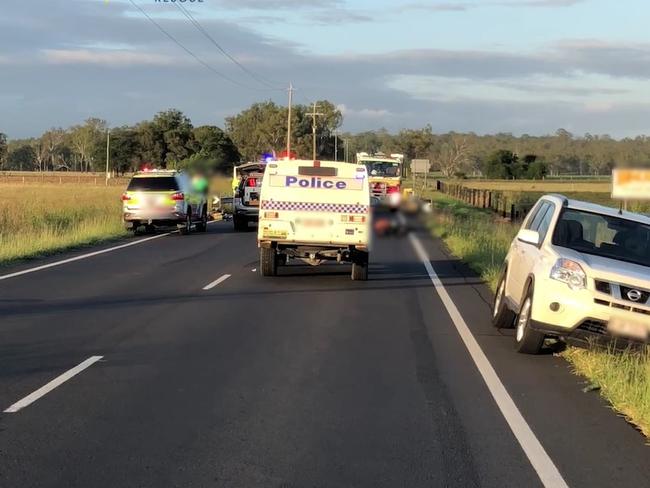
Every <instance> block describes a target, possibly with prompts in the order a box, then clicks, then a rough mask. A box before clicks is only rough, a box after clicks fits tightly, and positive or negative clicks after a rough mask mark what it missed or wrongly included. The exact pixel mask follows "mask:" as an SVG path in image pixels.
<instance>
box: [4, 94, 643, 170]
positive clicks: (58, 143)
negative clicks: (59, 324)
mask: <svg viewBox="0 0 650 488" xmlns="http://www.w3.org/2000/svg"><path fill="white" fill-rule="evenodd" d="M313 109H314V107H313V106H308V105H296V106H294V107H293V110H292V116H291V125H292V151H293V152H295V153H296V154H297V155H298V156H299V157H302V158H306V159H309V158H311V153H312V140H313V139H312V137H313V134H312V129H313V124H314V123H315V124H316V146H317V148H316V151H317V154H318V157H319V158H321V159H334V158H335V157H336V158H337V159H339V160H343V159H344V158H345V157H346V155H347V156H348V159H349V160H350V162H354V154H356V153H357V152H362V151H365V152H374V153H377V152H383V153H386V154H391V153H396V152H397V153H402V154H404V155H405V156H406V159H407V160H410V159H414V158H420V159H429V160H430V161H431V162H432V169H433V170H438V171H441V172H442V173H443V174H444V175H445V176H448V177H454V176H455V177H463V176H466V175H481V176H485V177H489V178H507V179H517V178H531V179H535V178H542V177H544V176H546V175H548V174H582V175H606V174H609V173H610V171H611V169H612V168H613V167H614V166H616V165H638V164H645V163H647V162H649V161H650V137H646V136H638V137H635V138H624V139H621V140H616V139H614V138H612V137H610V136H608V135H591V134H585V135H584V136H574V135H573V134H571V133H570V132H568V131H566V130H564V129H559V130H557V131H556V132H555V133H554V134H551V135H544V136H531V135H522V136H518V137H517V136H514V135H512V134H509V133H499V134H493V135H477V134H474V133H457V132H450V133H447V134H435V133H434V132H433V130H432V128H431V126H426V127H424V128H422V129H404V130H401V131H399V132H397V133H390V132H389V131H387V130H385V129H379V130H374V131H367V132H361V133H343V134H341V135H337V129H338V128H339V127H340V126H341V124H342V122H343V115H342V114H341V112H340V110H338V109H337V108H336V106H335V105H334V104H332V103H331V102H329V101H321V102H319V103H318V104H317V105H316V112H317V113H318V114H319V115H318V116H316V117H315V118H314V116H313V115H312V111H313ZM287 125H288V111H287V107H283V106H280V105H277V104H275V103H274V102H272V101H268V102H261V103H255V104H253V105H252V106H250V107H249V108H247V109H245V110H243V111H242V112H240V113H239V114H237V115H234V116H232V117H228V118H227V119H226V121H225V127H224V128H223V129H222V128H220V127H217V126H216V125H202V126H198V127H195V126H193V124H192V122H191V120H190V119H189V118H188V117H187V116H185V115H184V114H183V113H182V112H181V111H179V110H176V109H170V110H166V111H163V112H160V113H158V114H156V115H155V116H154V117H153V119H152V120H145V121H142V122H140V123H138V124H135V125H132V126H121V127H113V128H110V161H111V165H110V169H111V170H112V171H114V172H117V173H125V172H129V171H134V170H137V169H138V168H140V167H141V166H142V165H143V164H145V163H147V164H150V165H153V166H155V167H160V168H187V167H193V168H200V169H203V170H211V171H217V172H223V173H227V172H229V171H230V169H231V168H232V166H233V165H234V164H236V163H238V162H242V161H254V160H257V159H259V158H260V156H261V155H262V154H263V153H279V152H281V151H283V150H284V149H285V146H286V134H287ZM108 131H109V126H108V124H107V123H106V121H104V120H101V119H98V118H90V119H88V120H86V121H85V122H84V123H83V124H80V125H75V126H73V127H69V128H67V129H62V128H52V129H50V130H48V131H46V132H45V133H44V134H42V135H41V136H40V137H34V138H29V139H15V140H9V141H8V140H7V137H6V136H5V135H4V134H2V133H1V132H0V169H1V170H23V171H57V170H69V171H103V170H104V168H105V165H106V142H107V137H108ZM337 142H338V143H339V144H338V145H337ZM335 151H337V153H336V154H335Z"/></svg>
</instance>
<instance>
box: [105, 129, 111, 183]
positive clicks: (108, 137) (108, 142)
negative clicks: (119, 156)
mask: <svg viewBox="0 0 650 488" xmlns="http://www.w3.org/2000/svg"><path fill="white" fill-rule="evenodd" d="M110 161H111V130H110V129H107V130H106V186H108V179H109V178H110V175H109V173H108V165H109V164H110Z"/></svg>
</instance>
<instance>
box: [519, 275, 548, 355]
mask: <svg viewBox="0 0 650 488" xmlns="http://www.w3.org/2000/svg"><path fill="white" fill-rule="evenodd" d="M532 311H533V288H532V286H531V287H530V288H529V289H528V293H526V298H525V299H524V301H523V303H522V304H521V310H520V311H519V315H517V322H516V325H515V349H516V350H517V352H520V353H522V354H539V352H540V351H541V350H542V346H543V345H544V334H542V333H541V332H538V331H536V330H533V329H531V327H530V321H531V318H530V316H531V313H532Z"/></svg>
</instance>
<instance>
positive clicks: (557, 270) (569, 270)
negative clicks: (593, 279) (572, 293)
mask: <svg viewBox="0 0 650 488" xmlns="http://www.w3.org/2000/svg"><path fill="white" fill-rule="evenodd" d="M551 278H552V279H554V280H557V281H561V282H562V283H566V284H567V285H569V288H571V289H572V290H583V289H585V288H587V274H586V273H585V270H584V269H582V266H580V264H579V263H576V262H575V261H571V260H570V259H558V260H557V262H556V263H555V266H553V269H552V270H551Z"/></svg>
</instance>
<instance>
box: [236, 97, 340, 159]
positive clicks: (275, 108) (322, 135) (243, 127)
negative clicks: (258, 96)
mask: <svg viewBox="0 0 650 488" xmlns="http://www.w3.org/2000/svg"><path fill="white" fill-rule="evenodd" d="M313 108H314V107H313V105H312V106H306V105H296V106H294V107H293V109H292V118H291V127H292V150H293V151H294V152H296V153H297V154H298V156H299V157H302V158H311V155H312V146H313V137H312V126H313V122H314V120H313V118H312V117H311V116H310V115H309V114H310V113H311V112H312V110H313ZM316 108H317V112H318V113H320V114H323V115H320V116H318V117H317V118H316V153H317V157H319V158H332V157H333V156H334V136H333V133H334V131H335V130H336V129H337V128H338V127H340V125H341V122H342V120H343V116H342V114H341V112H340V110H338V109H337V108H336V107H335V106H334V104H332V103H331V102H328V101H320V102H318V104H317V106H316ZM287 119H288V113H287V108H286V107H281V106H279V105H277V104H275V103H274V102H271V101H269V102H263V103H256V104H253V105H252V106H251V107H249V108H248V109H246V110H244V111H243V112H241V113H239V114H238V115H235V116H233V117H229V118H227V119H226V132H227V133H228V135H229V136H230V138H231V139H232V141H233V142H234V143H235V145H236V146H237V147H238V149H239V152H240V153H241V155H242V157H243V158H244V159H246V160H249V161H254V160H257V159H258V158H259V157H260V155H261V154H263V153H267V152H272V151H276V152H280V151H282V150H284V148H285V147H286V137H287Z"/></svg>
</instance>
